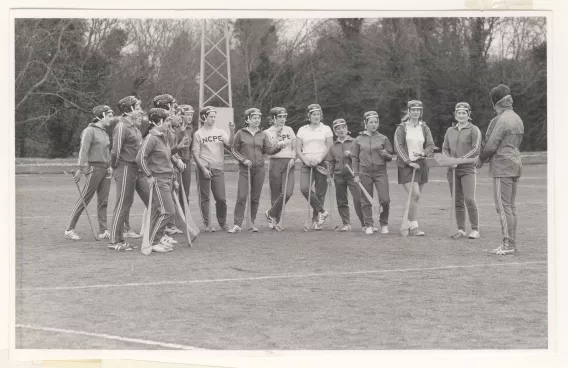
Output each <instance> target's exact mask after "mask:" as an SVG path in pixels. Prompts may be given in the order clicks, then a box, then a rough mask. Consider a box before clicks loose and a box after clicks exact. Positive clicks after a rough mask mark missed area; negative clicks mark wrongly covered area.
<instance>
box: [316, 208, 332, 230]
mask: <svg viewBox="0 0 568 368" xmlns="http://www.w3.org/2000/svg"><path fill="white" fill-rule="evenodd" d="M328 215H329V212H327V211H326V210H324V211H323V212H320V213H318V225H319V226H320V227H321V225H323V223H324V222H325V219H326V218H327V216H328Z"/></svg>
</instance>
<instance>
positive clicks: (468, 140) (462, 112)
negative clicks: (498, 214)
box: [442, 102, 481, 240]
mask: <svg viewBox="0 0 568 368" xmlns="http://www.w3.org/2000/svg"><path fill="white" fill-rule="evenodd" d="M454 117H455V118H456V121H457V123H456V124H454V125H453V126H451V127H449V128H448V130H447V131H446V135H445V136H444V144H443V146H442V153H443V154H444V156H447V157H456V158H471V157H477V156H479V152H480V151H479V150H480V146H481V132H480V131H479V128H478V127H476V126H475V125H473V124H472V123H471V107H470V106H469V104H468V103H467V102H458V103H457V104H456V107H455V110H454ZM452 170H455V177H456V182H455V191H456V192H455V193H454V202H455V203H454V205H455V208H456V222H457V225H458V232H457V233H456V234H454V235H452V236H451V238H452V239H454V240H455V239H459V238H461V237H465V236H468V237H469V238H470V239H477V238H479V236H480V235H479V214H478V211H477V203H476V202H475V184H476V170H475V163H469V164H459V165H452V166H450V167H448V173H447V177H448V183H449V184H450V192H451V190H452V186H453V183H452V181H453V177H454V175H453V172H452ZM466 207H467V214H468V217H469V221H470V223H471V232H470V233H469V235H466V232H465V210H466Z"/></svg>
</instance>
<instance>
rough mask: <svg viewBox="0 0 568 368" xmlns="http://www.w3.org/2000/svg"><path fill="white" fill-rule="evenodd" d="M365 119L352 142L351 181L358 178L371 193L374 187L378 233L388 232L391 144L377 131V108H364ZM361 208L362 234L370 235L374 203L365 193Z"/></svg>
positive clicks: (372, 225)
mask: <svg viewBox="0 0 568 368" xmlns="http://www.w3.org/2000/svg"><path fill="white" fill-rule="evenodd" d="M363 118H364V119H365V120H364V122H365V128H366V130H364V131H362V132H361V134H360V135H359V136H358V137H357V139H356V140H355V143H353V149H352V151H353V172H354V175H355V177H354V179H353V180H354V181H355V182H356V183H358V182H361V184H362V185H363V187H364V188H365V190H366V191H367V192H369V194H370V195H373V187H375V188H376V190H377V193H378V195H379V204H380V205H381V207H382V209H383V210H382V212H381V215H380V219H379V223H380V225H381V229H380V232H381V234H388V232H389V229H388V222H389V210H390V194H389V176H388V173H387V163H388V162H390V161H392V156H391V154H392V153H393V148H392V145H391V143H390V141H389V139H388V138H387V137H386V136H384V135H382V134H381V133H379V114H378V113H377V112H376V111H367V112H366V113H365V114H364V115H363ZM361 210H362V212H363V217H364V221H365V224H364V226H363V227H364V229H363V230H364V231H365V234H368V235H371V234H373V232H375V231H377V230H378V229H377V228H375V225H374V222H373V206H372V204H371V202H369V200H368V199H367V197H365V196H363V197H362V198H361Z"/></svg>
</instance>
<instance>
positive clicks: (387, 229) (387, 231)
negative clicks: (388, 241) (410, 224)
mask: <svg viewBox="0 0 568 368" xmlns="http://www.w3.org/2000/svg"><path fill="white" fill-rule="evenodd" d="M388 233H389V227H388V226H386V225H384V226H381V234H388Z"/></svg>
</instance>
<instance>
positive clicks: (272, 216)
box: [264, 107, 296, 229]
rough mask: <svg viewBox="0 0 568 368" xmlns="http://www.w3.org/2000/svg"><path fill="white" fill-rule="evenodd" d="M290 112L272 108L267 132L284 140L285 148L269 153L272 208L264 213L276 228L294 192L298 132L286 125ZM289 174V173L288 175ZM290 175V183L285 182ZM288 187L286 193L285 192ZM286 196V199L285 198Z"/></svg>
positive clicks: (272, 226)
mask: <svg viewBox="0 0 568 368" xmlns="http://www.w3.org/2000/svg"><path fill="white" fill-rule="evenodd" d="M287 117H288V113H287V112H286V109H285V108H283V107H274V108H272V109H270V124H271V126H270V128H268V129H266V130H265V132H266V134H267V135H268V137H269V138H270V139H271V140H272V142H284V144H285V145H284V148H283V149H282V150H281V151H280V152H277V153H275V154H273V155H269V156H268V158H269V160H270V161H269V165H268V167H269V169H270V170H269V172H268V183H269V188H270V203H271V206H272V207H271V208H270V209H268V210H266V212H265V213H264V215H265V217H266V221H267V222H268V227H269V228H270V229H275V228H276V225H277V224H278V223H279V222H280V214H281V213H282V207H283V206H284V204H285V203H288V200H290V197H292V193H293V192H294V165H295V163H296V134H294V130H293V129H292V128H290V127H289V126H286V118H287ZM286 174H288V175H286ZM286 176H288V183H285V181H286ZM284 188H286V193H284V192H283V191H284ZM284 196H285V197H286V199H284Z"/></svg>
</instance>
